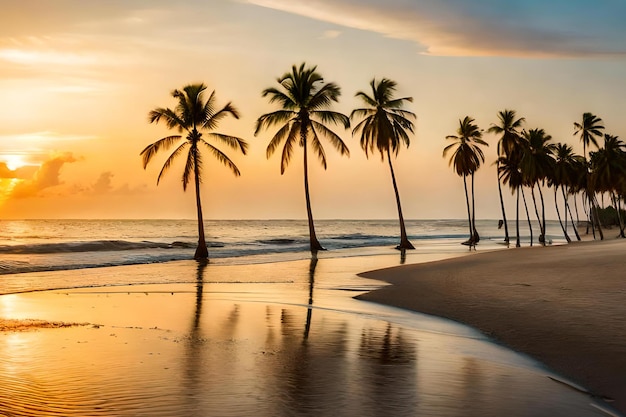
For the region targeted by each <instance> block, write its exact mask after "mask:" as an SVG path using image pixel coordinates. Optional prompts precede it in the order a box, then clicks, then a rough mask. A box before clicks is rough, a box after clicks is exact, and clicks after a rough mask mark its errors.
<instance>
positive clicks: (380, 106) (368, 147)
mask: <svg viewBox="0 0 626 417" xmlns="http://www.w3.org/2000/svg"><path fill="white" fill-rule="evenodd" d="M396 85H397V83H396V82H395V81H392V80H389V79H387V78H383V79H382V80H380V81H379V82H376V79H373V80H372V81H371V82H370V86H371V88H372V95H368V94H367V93H364V92H363V91H359V92H357V93H356V97H359V98H361V99H362V100H363V102H364V103H365V104H366V105H367V106H369V107H367V108H359V109H355V110H353V111H352V113H351V114H350V119H354V118H362V119H363V120H361V121H360V122H359V124H357V125H356V126H355V127H354V129H353V130H352V134H353V135H356V134H358V133H359V132H360V134H361V139H360V143H361V148H362V149H363V151H365V155H366V156H367V157H369V153H370V152H371V153H374V149H376V150H378V151H379V152H380V158H381V160H382V161H384V160H385V156H386V157H387V161H388V162H389V170H390V171H391V180H392V182H393V189H394V192H395V195H396V204H397V206H398V218H399V220H400V244H399V245H398V246H397V247H396V249H400V250H402V249H415V247H414V246H413V245H412V244H411V242H410V241H409V239H408V237H407V234H406V228H405V226H404V217H403V216H402V206H401V204H400V194H399V192H398V185H397V183H396V176H395V173H394V171H393V164H392V163H391V153H392V152H393V153H394V154H395V155H396V156H397V155H398V152H399V151H400V147H401V145H403V144H404V145H405V146H406V147H407V148H408V147H409V145H410V143H411V141H410V139H409V133H413V122H412V121H411V119H415V114H414V113H412V112H410V111H408V110H404V109H403V108H402V107H403V106H404V103H405V102H407V101H408V102H412V101H413V97H402V98H394V97H393V94H394V92H395V90H396Z"/></svg>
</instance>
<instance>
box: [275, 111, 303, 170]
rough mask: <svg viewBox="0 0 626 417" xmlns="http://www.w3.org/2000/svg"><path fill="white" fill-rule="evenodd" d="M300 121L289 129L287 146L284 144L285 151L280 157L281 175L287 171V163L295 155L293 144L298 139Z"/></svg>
mask: <svg viewBox="0 0 626 417" xmlns="http://www.w3.org/2000/svg"><path fill="white" fill-rule="evenodd" d="M301 128H302V127H301V125H300V123H297V122H296V123H294V124H293V125H292V127H291V130H290V131H289V135H287V140H286V141H285V146H283V153H282V155H281V158H280V175H283V174H284V173H285V170H286V169H287V165H289V161H291V157H292V155H293V145H294V144H295V143H296V141H297V140H298V136H300V135H299V133H300V129H301Z"/></svg>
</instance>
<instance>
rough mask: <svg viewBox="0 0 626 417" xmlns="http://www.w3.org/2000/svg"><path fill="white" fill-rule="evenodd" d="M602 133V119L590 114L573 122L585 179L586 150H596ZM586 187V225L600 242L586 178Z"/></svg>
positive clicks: (596, 213) (593, 202)
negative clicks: (596, 233)
mask: <svg viewBox="0 0 626 417" xmlns="http://www.w3.org/2000/svg"><path fill="white" fill-rule="evenodd" d="M603 131H604V125H603V124H602V119H601V118H600V117H598V116H596V115H595V114H593V113H590V112H585V113H583V117H582V120H581V122H580V123H579V122H574V136H576V135H578V136H579V138H580V141H581V142H582V144H583V158H584V159H585V166H586V170H585V172H586V176H587V177H589V169H590V167H589V158H588V155H587V148H589V147H590V146H591V145H593V146H595V147H596V148H597V147H598V139H600V138H601V137H602V132H603ZM586 185H587V187H586V188H585V189H584V194H585V197H586V198H585V200H586V202H587V203H588V210H587V218H588V219H589V222H588V224H590V225H591V228H592V232H593V234H594V237H595V231H596V228H597V230H598V233H599V235H600V239H601V240H602V239H604V236H603V233H602V226H601V225H600V223H599V218H598V210H597V208H598V206H597V204H596V196H595V192H594V191H593V189H592V188H591V185H592V184H591V181H589V178H587V181H586ZM588 232H589V229H587V233H588Z"/></svg>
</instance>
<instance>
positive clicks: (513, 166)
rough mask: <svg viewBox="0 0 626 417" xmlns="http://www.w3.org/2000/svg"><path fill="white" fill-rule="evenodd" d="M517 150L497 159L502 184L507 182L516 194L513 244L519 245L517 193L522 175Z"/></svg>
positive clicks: (522, 178)
mask: <svg viewBox="0 0 626 417" xmlns="http://www.w3.org/2000/svg"><path fill="white" fill-rule="evenodd" d="M517 156H518V155H517V152H512V153H511V154H510V155H509V156H501V157H500V158H498V159H499V161H498V173H499V177H500V179H501V180H502V183H503V184H505V185H506V184H508V185H509V187H510V188H511V193H515V194H516V199H515V201H516V204H515V207H516V209H515V230H516V242H515V246H516V247H518V248H519V247H520V246H521V244H520V232H519V194H520V189H521V188H522V186H523V185H524V177H523V176H522V171H521V170H520V169H519V161H518V159H519V158H518V157H517Z"/></svg>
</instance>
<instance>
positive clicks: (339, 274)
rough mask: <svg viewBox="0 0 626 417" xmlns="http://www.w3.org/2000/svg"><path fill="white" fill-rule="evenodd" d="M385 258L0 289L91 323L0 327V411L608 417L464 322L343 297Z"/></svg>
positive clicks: (14, 302)
mask: <svg viewBox="0 0 626 417" xmlns="http://www.w3.org/2000/svg"><path fill="white" fill-rule="evenodd" d="M394 258H396V257H394ZM394 262H395V263H397V262H398V260H397V258H396V259H395V261H393V260H392V259H391V258H389V257H364V258H339V259H321V260H319V261H317V262H313V261H295V262H282V263H275V264H261V265H230V266H223V265H208V266H198V265H197V264H195V263H194V262H179V263H174V264H167V267H166V268H164V267H163V266H164V265H144V266H141V267H138V266H134V267H117V268H109V269H108V270H109V271H110V272H113V271H115V274H119V277H121V276H123V275H124V274H126V275H127V278H128V277H130V276H131V275H137V274H139V272H140V271H141V274H139V275H142V276H143V278H148V277H151V280H147V282H168V279H169V280H171V281H173V282H175V281H177V280H178V281H179V283H173V284H136V285H129V286H114V287H97V288H88V289H68V290H63V291H44V292H36V293H25V294H7V295H3V296H0V317H4V318H17V319H20V318H38V319H46V320H54V321H66V322H88V323H91V324H92V325H89V326H79V327H71V328H63V329H41V330H37V331H27V332H8V333H4V334H0V381H2V382H1V383H0V415H9V416H32V415H46V416H48V415H51V416H55V415H57V416H96V415H106V416H111V415H115V416H136V415H142V416H174V415H177V416H179V415H180V416H183V415H184V416H216V415H219V416H247V415H254V416H326V415H328V416H331V415H332V416H378V415H384V416H504V415H506V416H603V415H604V416H605V415H607V414H605V413H604V412H602V411H601V410H600V409H599V408H598V407H600V406H601V405H600V404H598V403H595V402H594V400H593V399H591V398H590V397H588V396H587V395H584V394H582V393H580V392H578V391H576V390H574V389H572V388H570V387H568V386H566V385H563V384H560V383H557V382H554V381H553V380H552V379H550V378H549V376H550V375H551V374H550V373H549V372H548V371H546V370H545V369H543V368H542V367H541V366H539V365H538V364H537V363H535V362H534V361H533V360H531V359H529V358H527V357H525V356H522V355H518V354H516V353H514V352H511V351H509V350H507V349H505V348H503V347H501V346H498V345H495V344H493V343H490V342H489V341H488V340H486V338H485V337H484V336H483V335H481V334H479V333H478V332H476V331H474V330H472V329H470V328H467V327H465V326H461V325H459V324H456V323H453V322H450V321H445V320H440V319H437V318H433V317H429V316H425V315H421V314H416V313H412V312H408V311H404V310H400V309H395V308H388V307H385V306H380V305H376V304H373V303H367V302H363V301H358V300H355V299H353V298H352V296H354V295H356V294H359V293H361V292H363V291H366V290H370V289H373V288H376V287H378V286H380V285H383V284H382V283H380V282H377V281H371V280H365V279H362V278H358V277H356V276H355V275H354V273H355V271H362V270H367V269H371V268H375V267H380V266H391V264H393V263H394ZM105 272H106V271H105V270H90V271H87V270H84V271H72V272H65V274H70V275H72V274H74V275H75V276H74V279H77V278H79V277H81V276H82V277H83V279H84V280H86V281H93V280H94V277H93V276H91V275H97V274H101V275H103V276H104V275H106V274H105ZM49 274H54V273H49ZM120 280H121V278H120ZM93 324H97V326H93Z"/></svg>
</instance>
